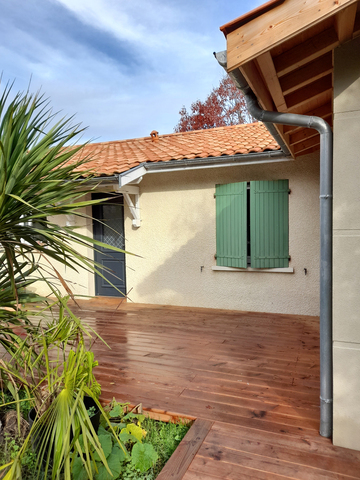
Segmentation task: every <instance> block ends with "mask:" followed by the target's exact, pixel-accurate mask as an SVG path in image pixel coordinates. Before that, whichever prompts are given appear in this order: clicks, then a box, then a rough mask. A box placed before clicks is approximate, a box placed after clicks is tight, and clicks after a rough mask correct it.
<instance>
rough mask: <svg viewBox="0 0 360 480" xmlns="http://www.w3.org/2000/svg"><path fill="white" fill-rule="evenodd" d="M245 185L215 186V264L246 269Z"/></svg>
mask: <svg viewBox="0 0 360 480" xmlns="http://www.w3.org/2000/svg"><path fill="white" fill-rule="evenodd" d="M246 187H247V184H246V182H241V183H228V184H226V185H216V263H217V265H219V266H223V267H241V268H246V266H247V246H246V242H247V238H246Z"/></svg>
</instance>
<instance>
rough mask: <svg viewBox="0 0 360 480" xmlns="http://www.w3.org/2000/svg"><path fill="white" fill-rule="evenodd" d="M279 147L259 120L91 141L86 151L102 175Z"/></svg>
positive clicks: (91, 167) (92, 165) (277, 148)
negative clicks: (226, 125) (240, 123)
mask: <svg viewBox="0 0 360 480" xmlns="http://www.w3.org/2000/svg"><path fill="white" fill-rule="evenodd" d="M152 133H153V132H152ZM156 133H157V132H156ZM279 149H280V147H279V145H278V144H277V143H276V141H275V140H274V138H273V137H272V136H271V135H270V133H269V132H268V131H267V129H266V128H265V126H264V125H263V124H262V123H260V122H259V123H250V124H244V125H233V126H229V127H219V128H212V129H208V130H195V131H192V132H184V133H171V134H167V135H158V136H157V138H156V137H155V139H154V138H151V137H150V135H149V137H145V138H134V139H130V140H118V141H112V142H102V143H91V144H89V145H86V146H85V147H84V150H83V151H82V155H83V154H86V155H89V156H90V157H91V158H92V160H91V161H90V162H89V163H88V164H87V168H90V169H92V170H93V171H94V172H95V173H96V175H99V176H100V175H113V174H115V173H122V172H125V171H126V170H130V169H131V168H134V167H136V166H138V165H139V164H141V163H143V162H168V161H170V160H182V159H192V158H207V157H220V156H223V155H237V154H240V155H241V154H248V153H259V152H264V151H266V150H279Z"/></svg>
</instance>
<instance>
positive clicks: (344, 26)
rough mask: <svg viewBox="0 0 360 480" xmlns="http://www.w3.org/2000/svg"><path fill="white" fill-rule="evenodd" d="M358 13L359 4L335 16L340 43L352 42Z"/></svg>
mask: <svg viewBox="0 0 360 480" xmlns="http://www.w3.org/2000/svg"><path fill="white" fill-rule="evenodd" d="M356 12H357V4H356V3H353V4H352V5H350V6H349V7H347V8H344V10H341V11H340V12H339V13H338V14H336V15H335V29H336V32H337V35H338V39H339V42H340V43H342V42H347V41H348V40H351V38H352V35H353V31H354V25H355V18H356Z"/></svg>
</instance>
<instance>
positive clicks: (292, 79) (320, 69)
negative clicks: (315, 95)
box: [279, 52, 333, 95]
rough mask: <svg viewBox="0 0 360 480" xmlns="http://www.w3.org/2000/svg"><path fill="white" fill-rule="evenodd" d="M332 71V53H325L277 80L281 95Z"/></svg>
mask: <svg viewBox="0 0 360 480" xmlns="http://www.w3.org/2000/svg"><path fill="white" fill-rule="evenodd" d="M332 70H333V61H332V52H327V53H326V54H325V55H322V56H321V57H319V58H316V60H313V61H312V62H310V63H307V64H306V65H304V66H302V67H300V68H298V69H297V70H295V71H292V72H291V73H288V74H287V75H284V76H283V77H281V78H280V79H279V83H280V87H281V89H282V93H283V95H287V94H289V93H291V92H293V91H295V90H297V89H299V88H302V87H305V86H306V85H308V84H309V83H312V82H314V81H315V80H318V79H319V78H322V77H325V76H326V75H327V74H328V73H331V72H332Z"/></svg>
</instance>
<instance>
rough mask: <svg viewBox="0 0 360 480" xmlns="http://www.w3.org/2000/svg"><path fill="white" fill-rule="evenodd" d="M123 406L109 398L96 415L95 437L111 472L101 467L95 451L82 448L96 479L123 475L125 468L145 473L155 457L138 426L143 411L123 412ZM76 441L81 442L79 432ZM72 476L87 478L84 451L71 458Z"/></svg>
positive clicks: (124, 408) (156, 457) (83, 479)
mask: <svg viewBox="0 0 360 480" xmlns="http://www.w3.org/2000/svg"><path fill="white" fill-rule="evenodd" d="M127 406H128V404H120V403H118V402H116V401H115V400H113V401H112V402H111V403H110V405H109V406H108V407H105V408H104V411H103V415H102V416H101V419H100V426H99V430H98V438H99V442H100V444H101V447H102V450H103V452H104V455H105V458H106V462H107V465H108V467H109V469H110V470H111V474H112V475H110V474H109V472H108V471H107V469H106V468H105V467H104V465H103V463H102V462H101V459H100V458H99V456H98V454H97V453H96V452H95V451H93V450H92V449H91V448H90V450H89V451H88V452H83V453H84V454H85V453H86V455H90V457H91V458H93V459H94V461H95V463H94V464H93V469H94V470H93V475H94V477H95V479H96V480H111V479H112V480H116V479H120V478H124V477H123V474H124V473H126V471H127V470H128V471H131V470H132V471H133V472H140V473H146V472H147V471H148V470H149V469H150V468H151V467H153V466H154V465H155V463H156V461H157V459H158V455H157V453H156V451H155V449H154V447H153V446H152V445H151V444H150V443H144V439H145V437H146V434H147V432H146V430H144V429H143V428H142V426H141V424H142V422H143V421H144V420H145V417H144V415H140V414H137V413H133V412H127ZM119 440H120V441H121V442H122V443H123V444H124V445H125V450H124V449H121V448H120V447H119ZM79 441H80V444H82V445H83V439H82V436H80V439H79ZM72 476H73V477H74V478H76V479H77V480H87V478H88V474H87V471H86V469H85V466H84V455H78V456H77V457H76V458H75V461H74V463H73V466H72ZM130 478H131V477H130ZM134 478H136V477H134Z"/></svg>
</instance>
